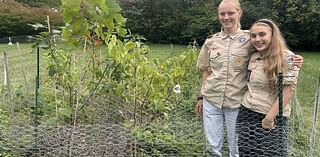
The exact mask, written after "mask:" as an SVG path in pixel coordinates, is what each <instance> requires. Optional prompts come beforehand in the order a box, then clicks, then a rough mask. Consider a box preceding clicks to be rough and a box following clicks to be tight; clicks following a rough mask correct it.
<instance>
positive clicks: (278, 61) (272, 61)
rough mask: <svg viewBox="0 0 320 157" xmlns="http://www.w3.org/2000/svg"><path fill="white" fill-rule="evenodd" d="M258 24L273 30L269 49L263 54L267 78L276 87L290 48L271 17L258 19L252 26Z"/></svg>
mask: <svg viewBox="0 0 320 157" xmlns="http://www.w3.org/2000/svg"><path fill="white" fill-rule="evenodd" d="M258 25H260V26H261V25H262V26H267V27H270V28H271V30H272V37H271V41H270V45H269V47H268V49H267V51H266V52H265V53H263V54H262V55H263V56H262V57H263V58H264V60H265V66H264V71H265V72H266V74H267V78H268V79H269V80H270V82H271V87H272V88H273V89H276V82H277V75H278V74H279V73H280V72H282V71H283V69H284V67H285V66H286V64H284V56H285V53H286V52H288V50H289V48H288V46H287V44H286V41H285V40H284V38H283V36H282V33H281V32H280V29H279V27H278V26H277V25H276V24H275V23H274V22H273V21H271V20H269V19H260V20H258V21H256V22H255V23H254V24H253V25H252V27H253V26H258ZM252 27H251V28H252Z"/></svg>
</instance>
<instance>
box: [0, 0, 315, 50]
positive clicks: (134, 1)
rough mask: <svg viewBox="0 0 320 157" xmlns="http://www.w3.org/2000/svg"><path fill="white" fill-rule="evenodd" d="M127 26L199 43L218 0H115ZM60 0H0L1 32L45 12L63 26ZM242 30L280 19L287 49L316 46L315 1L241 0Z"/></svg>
mask: <svg viewBox="0 0 320 157" xmlns="http://www.w3.org/2000/svg"><path fill="white" fill-rule="evenodd" d="M119 2H120V6H121V8H122V14H123V15H124V17H126V18H127V23H126V26H127V28H129V29H130V31H131V33H133V34H139V35H142V36H144V37H145V38H146V39H147V41H148V42H153V43H174V44H188V43H190V42H193V41H197V42H198V44H202V42H203V41H204V40H205V39H206V37H207V36H209V35H211V34H213V33H215V32H219V31H220V29H221V28H220V24H219V19H218V16H217V7H218V4H219V2H220V0H119ZM60 5H61V1H59V0H16V1H14V0H3V1H0V18H1V19H2V20H1V21H0V37H5V36H13V35H15V36H17V35H33V34H36V33H38V32H39V31H37V30H34V28H32V27H31V26H30V25H28V24H30V23H43V24H45V19H46V18H45V16H46V15H49V16H50V18H51V19H52V24H53V25H60V26H62V25H64V24H63V21H62V17H61V15H60V13H56V12H53V11H52V10H50V9H52V8H53V7H55V8H59V6H60ZM241 5H242V8H243V11H244V14H243V17H242V19H241V25H242V28H243V29H249V28H250V26H251V24H252V23H253V22H254V21H256V20H257V19H260V18H269V19H272V20H274V21H275V22H276V23H278V24H279V26H280V28H281V31H282V33H283V34H284V36H285V37H286V40H287V42H288V44H289V46H290V47H291V48H295V49H302V50H319V49H320V41H319V40H320V21H319V20H318V19H320V2H319V0H241Z"/></svg>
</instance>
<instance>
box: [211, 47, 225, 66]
mask: <svg viewBox="0 0 320 157" xmlns="http://www.w3.org/2000/svg"><path fill="white" fill-rule="evenodd" d="M208 53H209V61H210V67H211V68H212V69H214V70H220V69H221V68H222V66H223V57H222V51H221V49H220V48H214V47H213V48H210V49H209V50H208Z"/></svg>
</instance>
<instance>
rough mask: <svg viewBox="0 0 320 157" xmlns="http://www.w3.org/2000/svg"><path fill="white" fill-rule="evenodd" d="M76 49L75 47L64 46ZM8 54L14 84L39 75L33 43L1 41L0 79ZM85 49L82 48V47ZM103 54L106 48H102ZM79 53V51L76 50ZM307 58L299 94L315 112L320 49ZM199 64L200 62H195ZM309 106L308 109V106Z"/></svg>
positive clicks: (174, 51)
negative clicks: (10, 43)
mask: <svg viewBox="0 0 320 157" xmlns="http://www.w3.org/2000/svg"><path fill="white" fill-rule="evenodd" d="M62 46H64V47H68V48H72V46H70V45H69V46H68V45H62ZM148 46H149V49H150V53H149V54H147V56H148V57H149V58H151V59H152V58H161V57H171V56H175V55H179V54H180V53H181V52H183V51H184V50H186V49H187V46H186V45H174V44H173V45H169V44H148ZM4 51H5V52H6V53H7V56H8V62H9V71H10V73H9V74H10V79H11V82H12V83H13V85H14V84H18V82H21V81H22V73H25V74H26V77H27V79H28V80H34V78H35V75H36V73H35V72H36V53H35V52H36V51H32V48H31V43H27V44H26V43H24V44H20V51H19V50H18V48H17V45H16V44H14V45H12V46H9V45H7V44H0V52H1V54H0V56H1V57H0V62H1V65H0V69H1V70H0V82H3V52H4ZM78 51H81V50H78ZM101 51H102V53H103V48H102V49H101ZM45 52H46V51H45V50H43V49H40V54H41V58H40V71H41V75H42V76H44V77H45V76H46V75H47V71H46V61H45V59H44V56H45V55H44V54H45ZM76 53H77V52H76ZM296 53H297V54H300V55H302V56H303V57H304V65H303V68H302V69H301V70H300V75H299V81H298V87H297V95H298V101H299V102H300V104H301V105H302V106H304V107H306V110H305V111H306V112H308V113H309V114H311V112H312V110H310V108H312V107H313V105H314V104H313V103H314V99H315V94H316V89H317V82H318V80H319V77H320V52H296ZM80 64H81V63H80ZM195 64H196V63H195ZM307 108H308V109H307Z"/></svg>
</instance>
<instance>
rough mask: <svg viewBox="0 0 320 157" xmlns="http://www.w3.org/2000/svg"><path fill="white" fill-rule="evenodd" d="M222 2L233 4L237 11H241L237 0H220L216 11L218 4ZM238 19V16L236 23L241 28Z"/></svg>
mask: <svg viewBox="0 0 320 157" xmlns="http://www.w3.org/2000/svg"><path fill="white" fill-rule="evenodd" d="M223 4H230V5H232V6H234V7H235V8H236V9H237V10H238V11H239V12H240V11H242V8H241V5H240V1H239V0H222V1H221V2H220V4H219V7H218V11H219V8H220V6H221V5H223ZM240 19H241V17H239V19H238V23H237V25H238V27H239V28H241V24H240Z"/></svg>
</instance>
